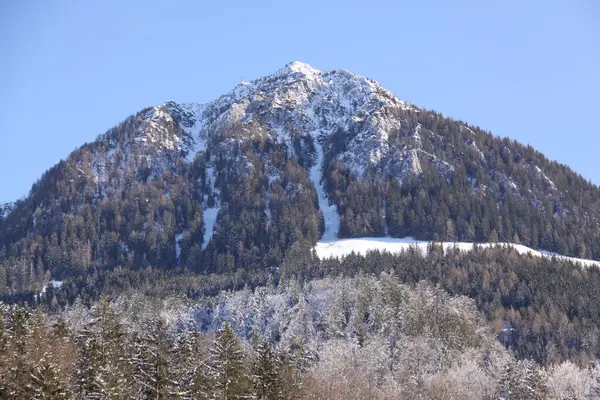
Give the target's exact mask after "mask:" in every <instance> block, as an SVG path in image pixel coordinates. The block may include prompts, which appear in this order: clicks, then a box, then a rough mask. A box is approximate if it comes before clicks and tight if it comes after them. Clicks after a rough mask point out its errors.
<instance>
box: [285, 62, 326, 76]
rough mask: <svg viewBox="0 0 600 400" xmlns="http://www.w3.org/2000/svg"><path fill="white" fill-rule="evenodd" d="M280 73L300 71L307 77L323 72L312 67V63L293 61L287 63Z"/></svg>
mask: <svg viewBox="0 0 600 400" xmlns="http://www.w3.org/2000/svg"><path fill="white" fill-rule="evenodd" d="M280 73H282V74H289V73H299V74H302V75H304V76H307V77H313V76H315V75H318V74H320V73H321V71H319V70H318V69H315V68H313V67H311V66H310V65H308V64H306V63H303V62H302V61H292V62H291V63H289V64H288V65H286V66H285V67H284V68H283V69H282V70H281V71H280Z"/></svg>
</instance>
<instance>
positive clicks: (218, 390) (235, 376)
mask: <svg viewBox="0 0 600 400" xmlns="http://www.w3.org/2000/svg"><path fill="white" fill-rule="evenodd" d="M211 353H212V356H211V361H212V362H211V367H210V370H209V376H210V378H209V379H210V381H211V383H212V385H213V389H214V393H213V394H214V397H215V398H217V399H223V400H225V399H226V400H233V399H243V398H251V397H252V379H251V376H250V374H249V371H248V367H247V365H246V356H245V354H244V351H243V349H242V346H241V344H240V342H239V339H238V338H237V336H236V334H235V332H234V331H233V329H232V328H231V326H230V325H229V323H226V324H225V326H224V327H223V329H221V330H220V331H219V332H218V333H217V338H216V340H215V342H214V345H213V348H212V349H211Z"/></svg>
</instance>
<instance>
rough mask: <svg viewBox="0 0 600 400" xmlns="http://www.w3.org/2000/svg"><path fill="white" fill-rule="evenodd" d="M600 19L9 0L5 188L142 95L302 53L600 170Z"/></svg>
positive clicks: (1, 148)
mask: <svg viewBox="0 0 600 400" xmlns="http://www.w3.org/2000/svg"><path fill="white" fill-rule="evenodd" d="M283 3H286V4H283ZM599 21H600V1H597V0H588V1H583V0H581V1H579V0H568V1H566V0H556V1H554V0H550V1H548V0H539V1H534V0H528V1H506V0H504V1H500V0H498V1H493V0H486V1H481V0H473V1H445V0H440V1H414V0H413V1H409V2H404V1H394V0H391V1H378V0H370V1H361V2H358V1H350V0H344V1H332V0H330V1H314V2H313V1H301V2H281V1H273V2H262V1H258V0H255V1H239V2H237V1H189V2H186V1H164V0H163V1H143V2H142V1H140V2H137V1H114V0H108V1H106V0H105V1H101V2H100V1H97V2H92V1H29V0H23V1H16V0H15V1H10V0H9V1H3V2H1V3H0V202H2V201H9V200H16V199H17V198H19V197H21V196H23V195H25V194H26V193H27V192H28V191H29V188H30V187H31V184H32V183H33V182H34V181H35V180H36V179H37V178H38V177H39V176H40V175H41V174H42V172H44V171H45V170H46V169H47V168H49V167H50V166H52V165H53V164H55V163H56V162H58V161H59V160H60V159H61V158H65V157H66V156H67V155H68V153H69V152H70V151H72V150H73V149H75V148H76V147H78V146H79V145H81V144H83V143H84V142H86V141H91V140H93V139H94V138H95V137H96V136H97V135H98V134H100V133H103V132H104V131H106V130H107V129H108V128H110V127H112V126H114V125H115V124H117V123H118V122H120V121H121V120H123V119H124V118H125V117H127V116H128V115H130V114H132V113H135V112H136V111H138V110H139V109H141V108H142V107H145V106H148V105H156V104H160V103H162V102H164V101H168V100H174V101H179V102H187V101H196V102H206V101H210V100H213V99H214V98H216V97H217V96H219V95H220V94H223V93H225V92H227V91H229V90H230V89H231V88H232V87H233V86H234V85H236V84H237V83H238V82H239V81H240V80H242V79H243V80H250V79H253V78H257V77H260V76H262V75H266V74H269V73H272V72H274V71H275V70H277V69H279V68H281V67H283V66H284V65H285V64H286V63H288V62H290V61H292V60H300V61H304V62H307V63H309V64H311V65H312V66H313V67H315V68H317V69H321V70H327V69H334V68H346V69H348V70H350V71H352V72H355V73H359V74H361V75H365V76H368V77H370V78H373V79H376V80H378V81H379V82H381V83H382V84H383V85H384V86H385V87H386V88H388V89H389V90H391V91H392V92H394V93H395V94H396V95H397V96H398V97H399V98H401V99H403V100H407V101H409V102H411V103H415V104H417V105H419V106H424V107H427V108H430V109H435V110H437V111H440V112H442V113H443V114H445V115H448V116H451V117H454V118H457V119H462V120H465V121H467V122H470V123H472V124H477V125H479V126H481V127H482V128H484V129H487V130H490V131H492V133H494V134H496V135H500V136H509V137H511V138H514V139H517V140H519V141H521V142H523V143H529V144H531V145H533V146H534V147H536V148H537V149H538V150H540V151H542V152H543V153H545V154H546V155H547V156H548V157H550V158H551V159H555V160H558V161H559V162H562V163H565V164H568V165H570V166H571V167H572V168H573V169H575V171H577V172H579V173H581V174H582V175H583V176H585V177H586V178H588V179H591V180H592V181H593V182H595V183H600V168H599V167H598V162H597V159H598V153H599V152H600V151H599V149H600V135H599V134H600V132H599V129H598V127H599V125H598V118H599V117H600V100H599V98H600V97H599V96H600V23H599Z"/></svg>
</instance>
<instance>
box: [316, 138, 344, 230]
mask: <svg viewBox="0 0 600 400" xmlns="http://www.w3.org/2000/svg"><path fill="white" fill-rule="evenodd" d="M314 144H315V148H316V150H317V160H316V162H315V165H313V166H312V167H311V168H310V180H311V181H312V183H313V185H314V186H315V188H316V189H317V197H318V199H319V208H320V209H321V211H322V212H323V217H324V219H325V231H324V232H323V237H322V238H321V240H322V241H332V240H335V239H336V238H337V233H338V231H339V229H340V216H339V214H338V212H337V206H336V205H335V204H329V199H328V198H327V195H326V194H325V189H324V188H323V184H322V182H321V176H322V175H323V171H322V168H323V147H322V146H321V144H320V143H319V140H318V139H317V138H316V137H315V139H314Z"/></svg>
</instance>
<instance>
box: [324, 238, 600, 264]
mask: <svg viewBox="0 0 600 400" xmlns="http://www.w3.org/2000/svg"><path fill="white" fill-rule="evenodd" d="M430 243H432V242H429V241H423V240H416V239H414V238H412V237H405V238H390V237H364V238H356V239H338V240H324V239H322V240H320V241H319V242H318V243H317V245H316V246H315V250H316V251H317V256H318V257H319V258H330V257H336V258H340V257H344V256H347V255H349V254H351V253H352V252H354V253H356V254H362V255H364V254H366V253H368V252H369V251H374V250H378V251H386V252H390V253H400V252H402V251H406V250H408V249H410V248H416V249H418V250H419V251H421V252H425V251H427V247H428V246H429V244H430ZM435 243H436V244H438V245H442V246H443V247H444V250H448V249H454V248H458V249H459V250H461V251H470V250H472V249H473V246H474V245H477V246H478V247H483V248H489V247H495V246H501V247H512V248H514V249H515V250H516V251H517V252H518V253H519V254H531V255H532V256H535V257H556V258H557V259H560V260H563V261H572V262H575V263H579V264H581V265H582V266H584V267H590V266H595V267H600V261H596V260H586V259H582V258H574V257H567V256H562V255H559V254H556V253H552V252H548V251H545V250H539V251H538V250H533V249H532V248H529V247H527V246H524V245H522V244H513V243H469V242H435Z"/></svg>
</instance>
